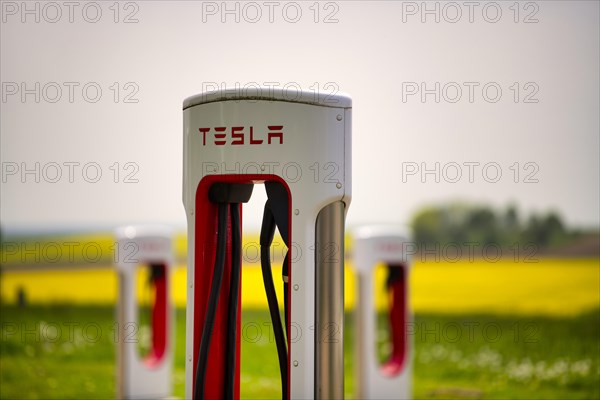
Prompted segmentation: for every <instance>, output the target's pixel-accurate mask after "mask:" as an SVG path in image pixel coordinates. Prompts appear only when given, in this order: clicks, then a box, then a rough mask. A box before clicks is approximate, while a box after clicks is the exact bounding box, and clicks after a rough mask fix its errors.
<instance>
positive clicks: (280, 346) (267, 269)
mask: <svg viewBox="0 0 600 400" xmlns="http://www.w3.org/2000/svg"><path fill="white" fill-rule="evenodd" d="M275 227H276V224H275V218H274V216H273V212H272V210H271V200H270V199H269V200H267V202H266V203H265V210H264V213H263V221H262V227H261V230H260V266H261V269H262V275H263V283H264V285H265V293H266V294H267V303H268V304H269V313H270V314H271V322H272V324H273V333H274V336H275V345H276V346H277V356H278V358H279V373H280V375H281V391H282V397H283V398H285V397H286V396H287V368H288V363H287V347H286V341H285V337H284V335H283V328H282V326H281V316H280V315H279V304H278V302H277V294H276V293H275V286H274V285H273V274H272V272H271V255H270V250H271V244H272V243H273V237H274V236H275Z"/></svg>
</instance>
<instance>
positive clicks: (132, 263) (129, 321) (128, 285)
mask: <svg viewBox="0 0 600 400" xmlns="http://www.w3.org/2000/svg"><path fill="white" fill-rule="evenodd" d="M115 236H116V240H117V246H116V248H115V251H116V253H115V260H116V267H117V270H118V274H119V299H118V302H117V320H118V325H117V398H120V399H161V398H166V397H169V396H170V395H171V394H172V369H173V341H174V333H175V329H174V310H173V304H172V300H171V289H170V287H171V270H172V266H173V240H172V236H173V233H172V231H171V229H170V228H167V227H162V226H124V227H120V228H118V229H116V231H115ZM140 267H148V268H150V277H151V284H152V292H153V293H154V294H153V296H154V301H153V304H152V310H151V348H150V352H149V354H148V355H147V356H146V357H145V358H142V357H141V356H140V354H139V351H138V349H137V346H138V341H139V338H140V330H139V328H140V324H139V318H138V317H139V312H138V307H139V305H138V296H137V275H138V270H139V268H140Z"/></svg>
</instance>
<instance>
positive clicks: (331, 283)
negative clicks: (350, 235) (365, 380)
mask: <svg viewBox="0 0 600 400" xmlns="http://www.w3.org/2000/svg"><path fill="white" fill-rule="evenodd" d="M344 213H345V206H344V203H343V202H342V201H336V202H334V203H331V204H329V205H327V206H325V207H324V208H323V209H322V210H321V211H320V212H319V215H318V216H317V223H316V236H315V237H316V243H315V290H316V293H315V297H316V298H315V398H316V399H343V398H344Z"/></svg>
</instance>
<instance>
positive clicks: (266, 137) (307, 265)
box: [183, 88, 351, 399]
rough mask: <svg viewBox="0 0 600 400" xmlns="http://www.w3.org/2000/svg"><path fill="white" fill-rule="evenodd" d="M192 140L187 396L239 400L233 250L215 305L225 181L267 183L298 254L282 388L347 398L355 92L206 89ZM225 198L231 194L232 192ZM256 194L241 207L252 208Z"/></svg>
mask: <svg viewBox="0 0 600 400" xmlns="http://www.w3.org/2000/svg"><path fill="white" fill-rule="evenodd" d="M183 135H184V140H183V141H184V156H183V203H184V206H185V209H186V215H187V222H188V243H189V245H188V284H189V285H188V295H187V332H186V340H187V346H186V398H192V397H193V396H194V394H195V393H200V394H199V395H198V397H206V398H210V399H212V398H215V399H221V398H224V397H226V396H225V393H226V392H228V391H232V393H233V394H232V397H234V398H239V393H240V392H239V369H240V357H239V346H240V331H241V329H239V327H238V329H237V338H236V339H235V341H234V345H236V347H237V348H236V349H234V350H233V351H234V352H235V353H234V354H236V356H235V362H234V365H233V367H232V368H233V371H227V368H226V367H225V365H226V363H225V361H224V359H225V358H226V356H225V354H231V351H232V350H227V340H232V339H231V338H228V337H227V332H229V333H230V334H231V332H232V331H231V329H232V328H233V329H235V324H234V325H233V326H232V325H231V321H232V320H231V319H230V320H229V321H230V322H229V323H228V319H227V309H228V308H230V309H231V304H233V302H234V301H235V300H232V301H230V298H231V297H230V296H231V294H232V293H231V292H234V291H236V289H231V290H230V288H231V287H233V288H236V287H237V286H230V285H229V282H230V281H232V279H233V278H236V275H239V272H233V273H232V272H231V271H232V265H233V263H234V262H235V261H236V260H235V259H234V260H233V261H232V259H233V258H237V257H239V256H233V255H227V258H226V260H225V262H224V267H223V269H224V272H223V278H222V282H223V283H222V286H223V290H221V291H220V297H219V301H218V308H217V309H216V311H214V310H213V311H214V313H213V312H212V311H211V313H209V312H208V311H210V310H211V307H210V304H211V301H210V299H211V297H210V295H209V292H210V291H211V289H212V286H211V285H216V284H215V282H214V279H213V277H214V276H217V274H216V271H217V267H216V266H215V265H217V264H218V263H219V262H218V261H217V262H216V261H215V259H217V260H219V258H218V257H216V253H217V250H216V249H218V243H217V237H219V234H215V233H216V232H219V229H218V228H217V205H216V203H215V200H214V198H215V195H214V192H213V191H212V190H213V189H214V186H215V185H217V184H224V185H225V186H221V187H224V188H227V187H232V186H227V185H232V184H233V185H235V184H242V185H255V186H262V185H258V184H263V183H264V186H265V188H266V190H267V195H268V197H269V201H270V202H271V205H272V208H273V210H274V216H275V220H276V222H277V227H278V229H279V231H280V233H281V234H282V237H283V238H284V242H286V245H287V247H288V249H289V253H288V257H286V259H287V260H288V261H287V263H286V262H284V268H285V266H286V265H287V268H288V270H289V271H288V276H287V277H285V278H284V280H283V281H284V282H286V280H287V282H286V284H287V289H284V290H287V292H286V294H285V296H286V310H287V312H286V322H285V327H286V330H287V331H288V334H287V340H286V344H287V346H286V347H287V352H286V354H285V356H284V357H285V359H284V364H285V365H284V369H282V371H284V370H286V371H287V372H286V374H287V376H284V377H283V379H282V385H285V387H284V388H282V390H285V391H287V393H282V398H285V399H289V398H302V399H308V398H338V399H339V398H343V396H344V358H343V349H344V348H343V324H344V320H343V318H344V295H343V291H344V248H343V244H344V219H345V213H346V211H347V209H348V206H349V203H350V195H351V180H350V178H351V160H350V155H351V148H350V145H351V100H350V98H349V97H347V96H345V95H341V94H337V95H324V94H319V93H315V92H302V91H299V92H295V91H285V90H277V89H273V88H255V89H254V88H253V89H249V90H243V91H227V90H221V91H216V92H211V93H204V94H200V95H197V96H193V97H190V98H188V99H186V100H185V101H184V103H183ZM258 189H259V188H254V190H258ZM222 193H224V197H223V199H225V200H223V201H227V200H226V199H227V198H228V197H227V195H228V194H230V193H229V192H228V189H224V191H223V192H222ZM232 193H233V189H232ZM211 196H212V197H211ZM248 198H249V195H248ZM238 200H239V199H238ZM245 201H247V199H244V200H242V201H237V200H236V201H233V202H232V203H233V204H234V206H235V207H238V206H239V207H240V209H241V203H243V202H245ZM217 203H218V201H217ZM232 203H230V204H232ZM220 210H221V208H219V212H220ZM231 210H232V211H231V212H232V213H234V212H236V213H237V212H238V211H236V209H235V208H232V209H231ZM265 210H267V208H265ZM265 215H266V213H265ZM232 218H233V217H232ZM219 221H220V219H219ZM264 221H265V220H263V224H264ZM238 223H239V224H241V222H240V221H238V222H236V224H238ZM226 226H228V228H227V229H226V230H227V234H226V235H227V240H228V241H229V239H230V238H231V236H232V231H233V233H235V234H237V231H238V230H240V228H239V227H235V225H234V223H233V222H232V225H231V226H234V228H230V225H226ZM263 226H264V225H263ZM282 229H283V232H282ZM221 235H225V233H224V232H222V233H221ZM262 245H263V243H262V235H261V246H262ZM227 246H230V245H227ZM230 247H232V246H230ZM230 247H228V249H229V248H230ZM238 261H239V260H238ZM230 264H231V265H230ZM263 275H264V270H263ZM237 278H238V279H239V277H237ZM220 282H221V280H220V279H219V286H221V283H220ZM266 286H267V284H266V283H265V287H266ZM284 288H285V286H284ZM245 290H263V289H262V288H245ZM233 294H235V293H233ZM233 298H234V299H235V298H236V297H233ZM230 303H231V304H230ZM207 310H208V311H207ZM213 314H216V316H215V317H214V322H213V320H210V321H211V322H210V323H208V322H206V321H207V318H208V317H207V315H213ZM272 317H273V315H272ZM237 320H238V324H239V321H240V320H239V315H238V316H237ZM207 325H209V328H207ZM204 329H211V334H210V337H211V342H210V345H209V346H210V352H209V353H208V356H204V357H200V355H202V354H203V353H202V346H201V341H202V340H201V338H202V337H203V333H204ZM234 332H235V331H234ZM276 338H277V337H276ZM229 343H231V342H229ZM279 349H280V348H279V347H278V352H279ZM206 357H207V360H206ZM230 357H231V356H230ZM198 360H203V361H202V363H203V364H202V363H199V362H198ZM280 361H281V357H280ZM200 364H202V365H201V367H202V368H201V369H200V368H199V367H198V366H199V365H200ZM280 364H281V363H280ZM229 365H231V364H229ZM204 366H205V367H204ZM280 368H281V365H280ZM199 369H200V370H201V371H204V370H205V369H206V372H205V373H204V372H202V373H200V374H199V375H201V376H200V378H198V377H197V376H196V375H197V372H198V370H199ZM228 373H233V374H234V375H235V376H234V378H233V383H232V384H231V385H232V386H234V388H233V389H232V388H230V387H228V384H227V383H226V382H227V381H231V379H232V378H231V377H229V376H227V374H228ZM283 374H284V372H282V376H283ZM283 381H285V382H283Z"/></svg>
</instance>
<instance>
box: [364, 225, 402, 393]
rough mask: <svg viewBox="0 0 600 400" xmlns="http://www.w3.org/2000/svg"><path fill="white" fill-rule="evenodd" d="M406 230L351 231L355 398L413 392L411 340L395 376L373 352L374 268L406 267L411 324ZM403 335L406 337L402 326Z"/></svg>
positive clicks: (387, 227) (375, 333)
mask: <svg viewBox="0 0 600 400" xmlns="http://www.w3.org/2000/svg"><path fill="white" fill-rule="evenodd" d="M409 237H410V236H409V234H408V231H407V230H405V229H401V228H399V227H394V226H383V225H382V226H365V227H361V228H358V229H356V230H355V231H354V250H353V257H354V267H355V270H356V274H357V298H356V307H357V310H356V311H357V312H356V314H357V319H356V329H357V333H356V342H357V346H356V347H355V348H356V368H355V376H356V388H357V393H356V398H360V399H408V398H410V397H411V393H412V356H413V349H412V340H411V337H410V336H408V335H407V336H406V339H405V340H406V341H405V345H406V349H405V360H404V362H403V366H402V370H401V371H400V372H399V373H398V374H397V375H394V376H388V375H386V374H383V373H382V371H381V365H380V363H379V361H378V357H377V353H376V340H377V326H376V323H377V315H376V312H377V311H376V306H375V297H376V296H375V293H374V291H375V290H376V288H375V286H376V285H375V267H376V266H377V264H378V263H385V264H387V265H396V266H398V265H401V266H402V267H404V268H406V269H405V271H404V279H405V280H406V282H407V283H406V286H405V288H406V289H405V290H406V306H407V320H406V322H407V324H409V323H411V322H412V312H411V311H410V301H409V299H410V296H409V285H408V282H409V277H410V268H411V257H410V254H412V253H411V251H412V250H414V249H413V247H412V243H411V242H410V241H409ZM404 334H407V331H406V327H404Z"/></svg>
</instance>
